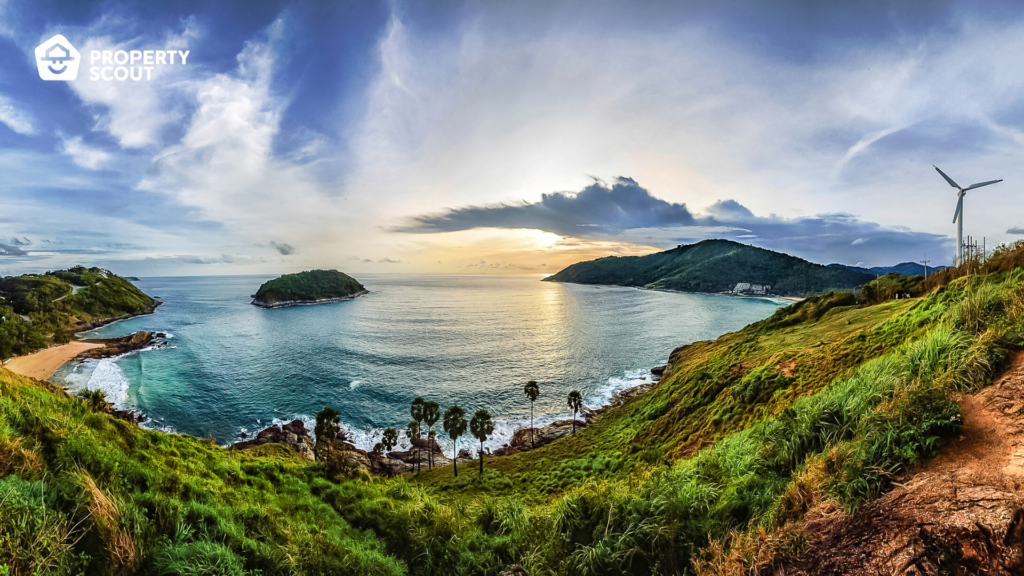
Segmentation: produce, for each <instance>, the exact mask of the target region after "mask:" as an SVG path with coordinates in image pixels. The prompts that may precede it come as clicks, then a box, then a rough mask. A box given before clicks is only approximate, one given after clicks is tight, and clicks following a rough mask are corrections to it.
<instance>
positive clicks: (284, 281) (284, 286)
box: [252, 270, 366, 308]
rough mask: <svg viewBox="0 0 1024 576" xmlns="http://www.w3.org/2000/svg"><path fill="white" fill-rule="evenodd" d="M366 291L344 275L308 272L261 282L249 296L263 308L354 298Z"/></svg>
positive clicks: (330, 272)
mask: <svg viewBox="0 0 1024 576" xmlns="http://www.w3.org/2000/svg"><path fill="white" fill-rule="evenodd" d="M365 293H366V288H365V287H363V285H362V284H360V283H359V282H357V281H356V279H355V278H352V277H351V276H349V275H348V274H344V273H342V272H338V271H337V270H310V271H308V272H299V273H298V274H285V275H284V276H281V277H280V278H275V279H273V280H270V281H269V282H264V283H263V285H262V286H260V289H259V290H257V291H256V294H254V295H253V300H252V303H253V304H254V305H256V306H261V307H264V308H275V307H278V306H287V305H290V304H310V303H315V302H331V301H335V300H343V299H347V298H354V297H356V296H360V295H362V294H365Z"/></svg>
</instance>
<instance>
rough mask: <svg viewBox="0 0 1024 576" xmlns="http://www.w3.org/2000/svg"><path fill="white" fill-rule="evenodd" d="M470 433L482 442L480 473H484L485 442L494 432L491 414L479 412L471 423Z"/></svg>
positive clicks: (485, 411) (483, 411)
mask: <svg viewBox="0 0 1024 576" xmlns="http://www.w3.org/2000/svg"><path fill="white" fill-rule="evenodd" d="M469 431H470V432H471V433H472V434H473V437H474V438H476V439H477V440H479V441H480V473H481V474H483V473H484V442H485V441H486V440H487V437H488V436H490V435H491V432H494V421H493V420H491V413H490V412H488V411H487V410H483V409H481V410H477V411H476V414H473V419H472V420H470V421H469Z"/></svg>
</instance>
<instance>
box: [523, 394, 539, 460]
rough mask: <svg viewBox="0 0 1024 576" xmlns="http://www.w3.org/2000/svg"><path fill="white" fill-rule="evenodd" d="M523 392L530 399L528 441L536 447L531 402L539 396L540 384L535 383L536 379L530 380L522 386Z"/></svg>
mask: <svg viewBox="0 0 1024 576" xmlns="http://www.w3.org/2000/svg"><path fill="white" fill-rule="evenodd" d="M523 394H526V397H527V398H529V399H530V442H531V443H532V444H533V447H534V448H536V447H537V438H536V436H535V432H536V430H535V429H534V428H533V403H534V402H536V401H537V397H538V396H540V386H538V385H537V381H536V380H530V381H529V382H527V383H526V385H525V386H523Z"/></svg>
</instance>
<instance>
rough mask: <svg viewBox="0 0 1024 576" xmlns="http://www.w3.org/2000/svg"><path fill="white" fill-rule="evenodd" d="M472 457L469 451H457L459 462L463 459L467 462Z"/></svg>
mask: <svg viewBox="0 0 1024 576" xmlns="http://www.w3.org/2000/svg"><path fill="white" fill-rule="evenodd" d="M472 457H473V455H472V454H470V453H469V450H466V449H465V448H463V449H461V450H459V460H462V459H463V458H465V459H466V460H469V459H470V458H472Z"/></svg>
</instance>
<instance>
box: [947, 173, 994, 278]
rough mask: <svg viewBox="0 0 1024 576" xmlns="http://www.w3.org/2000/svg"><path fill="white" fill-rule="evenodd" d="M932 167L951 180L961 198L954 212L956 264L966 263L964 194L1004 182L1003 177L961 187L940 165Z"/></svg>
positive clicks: (948, 180) (950, 183)
mask: <svg viewBox="0 0 1024 576" xmlns="http://www.w3.org/2000/svg"><path fill="white" fill-rule="evenodd" d="M932 168H935V171H936V172H938V173H939V174H941V175H942V177H943V178H945V179H946V182H949V185H950V186H952V187H953V188H956V189H957V197H958V198H959V200H957V202H956V212H954V213H953V223H954V224H956V265H957V266H959V265H961V264H963V263H964V196H965V195H966V194H967V191H968V190H974V189H975V188H981V187H982V186H988V185H989V184H995V183H997V182H1002V181H1003V179H1002V178H1000V179H999V180H989V181H988V182H978V183H977V184H971V185H970V186H968V187H967V188H961V187H960V185H959V184H957V183H956V182H953V179H952V178H950V177H949V176H946V173H945V172H943V171H942V170H939V167H938V166H936V165H935V164H932Z"/></svg>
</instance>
